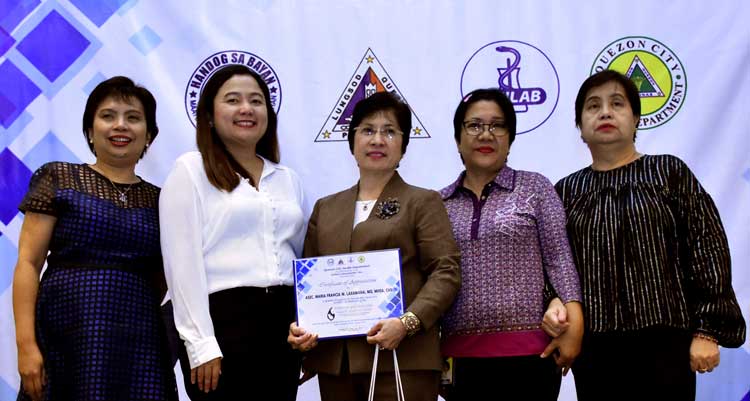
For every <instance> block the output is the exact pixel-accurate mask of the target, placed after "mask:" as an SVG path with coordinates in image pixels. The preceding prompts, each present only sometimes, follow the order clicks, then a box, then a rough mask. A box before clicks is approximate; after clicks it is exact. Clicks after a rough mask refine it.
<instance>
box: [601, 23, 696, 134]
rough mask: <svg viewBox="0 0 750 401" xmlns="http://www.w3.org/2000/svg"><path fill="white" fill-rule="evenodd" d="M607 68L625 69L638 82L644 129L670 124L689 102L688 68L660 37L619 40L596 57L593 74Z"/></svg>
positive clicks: (636, 83)
mask: <svg viewBox="0 0 750 401" xmlns="http://www.w3.org/2000/svg"><path fill="white" fill-rule="evenodd" d="M605 69H611V70H615V71H618V72H621V73H623V74H625V75H627V76H628V77H629V78H630V79H632V80H633V82H635V86H636V87H637V88H638V91H639V92H640V96H641V121H640V125H639V126H638V129H640V130H643V129H650V128H655V127H658V126H660V125H662V124H664V123H666V122H667V121H669V120H670V119H672V117H674V115H675V114H677V112H678V111H679V110H680V108H681V107H682V104H683V103H684V102H685V93H686V91H687V77H686V76H685V68H684V67H683V66H682V63H681V62H680V59H678V58H677V56H676V55H675V54H674V52H672V50H670V49H669V48H668V47H667V46H665V45H664V44H663V43H661V42H659V41H657V40H654V39H651V38H647V37H645V36H628V37H624V38H621V39H617V40H615V41H614V42H612V43H610V44H608V45H607V46H605V47H604V50H602V51H601V52H600V53H599V55H597V56H596V60H595V61H594V64H593V65H592V66H591V73H592V74H593V73H595V72H599V71H602V70H605Z"/></svg>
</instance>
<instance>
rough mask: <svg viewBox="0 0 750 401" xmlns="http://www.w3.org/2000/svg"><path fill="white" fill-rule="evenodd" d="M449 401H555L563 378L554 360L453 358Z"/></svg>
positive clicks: (532, 357)
mask: <svg viewBox="0 0 750 401" xmlns="http://www.w3.org/2000/svg"><path fill="white" fill-rule="evenodd" d="M453 372H454V373H453V388H452V389H451V393H450V399H449V401H464V400H466V401H468V400H493V401H495V400H530V401H532V400H533V401H554V400H557V396H558V394H559V393H560V381H561V374H560V372H559V371H558V369H557V364H555V361H554V359H552V358H551V357H549V358H541V357H540V356H539V355H529V356H514V357H502V358H454V360H453Z"/></svg>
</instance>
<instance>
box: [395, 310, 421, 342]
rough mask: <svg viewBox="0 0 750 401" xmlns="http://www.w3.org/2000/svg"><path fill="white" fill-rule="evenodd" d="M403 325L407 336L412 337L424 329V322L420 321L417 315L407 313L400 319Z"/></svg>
mask: <svg viewBox="0 0 750 401" xmlns="http://www.w3.org/2000/svg"><path fill="white" fill-rule="evenodd" d="M399 320H401V323H403V324H404V327H406V334H407V335H408V336H409V337H411V336H413V335H414V334H416V333H417V332H418V331H419V329H420V328H422V322H421V321H419V318H418V317H417V315H415V314H414V313H412V312H406V313H404V314H403V315H401V316H400V317H399Z"/></svg>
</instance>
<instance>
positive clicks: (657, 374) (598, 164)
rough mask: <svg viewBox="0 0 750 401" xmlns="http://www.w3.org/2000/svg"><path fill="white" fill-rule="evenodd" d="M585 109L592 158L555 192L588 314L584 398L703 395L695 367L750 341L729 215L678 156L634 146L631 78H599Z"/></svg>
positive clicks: (590, 84)
mask: <svg viewBox="0 0 750 401" xmlns="http://www.w3.org/2000/svg"><path fill="white" fill-rule="evenodd" d="M575 111H576V125H577V126H578V127H579V128H580V130H581V138H582V139H583V141H584V142H585V143H586V145H588V147H589V150H590V151H591V156H592V159H593V162H592V164H591V166H590V167H587V168H584V169H583V170H580V171H577V172H575V173H573V174H571V175H569V176H567V177H565V178H563V179H562V180H560V182H558V183H557V185H556V188H557V191H558V193H559V194H560V197H561V198H562V201H563V204H564V206H565V209H566V212H567V217H568V223H567V224H568V234H569V236H570V244H571V248H572V251H573V257H574V259H575V263H576V266H577V268H578V271H579V275H580V279H581V290H582V292H583V306H584V316H585V317H586V319H585V327H586V330H585V335H584V340H583V347H582V352H581V354H580V356H579V357H578V359H577V360H576V362H575V363H574V364H573V373H574V375H575V380H576V390H577V395H578V399H579V400H602V399H613V397H614V398H617V397H622V398H623V399H639V400H640V399H670V400H694V399H695V373H694V372H699V373H705V372H710V371H711V370H712V369H714V368H715V367H716V366H717V365H718V364H719V348H718V346H719V345H722V346H725V347H739V346H740V345H742V343H743V342H744V341H745V322H744V320H743V318H742V314H741V312H740V308H739V306H738V304H737V300H736V297H735V295H734V291H733V290H732V283H731V263H730V257H729V246H728V243H727V238H726V235H725V233H724V228H723V227H722V224H721V220H720V218H719V213H718V211H717V209H716V206H715V205H714V203H713V201H712V200H711V197H710V196H709V195H708V193H706V191H705V190H704V189H703V187H702V186H701V185H700V183H699V182H698V180H697V179H696V178H695V176H694V175H693V174H692V172H691V171H690V169H689V168H688V167H687V166H686V165H685V163H683V162H682V161H681V160H680V159H678V158H677V157H674V156H670V155H658V156H656V155H654V156H652V155H643V154H641V153H638V151H637V150H636V148H635V133H636V128H637V126H638V121H639V119H640V114H641V113H640V111H641V110H640V98H639V93H638V89H637V88H636V86H635V84H634V83H633V82H632V81H631V80H630V79H628V78H627V77H625V76H624V75H622V74H620V73H618V72H615V71H611V70H605V71H602V72H599V73H597V74H594V75H592V76H591V77H589V78H588V79H587V80H586V81H585V82H584V83H583V85H582V86H581V88H580V90H579V92H578V96H577V98H576V104H575ZM634 378H637V379H635V380H634Z"/></svg>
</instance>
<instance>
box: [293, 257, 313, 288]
mask: <svg viewBox="0 0 750 401" xmlns="http://www.w3.org/2000/svg"><path fill="white" fill-rule="evenodd" d="M316 261H317V259H308V260H298V261H295V262H294V271H295V277H294V278H295V280H296V282H297V294H301V293H307V292H309V291H310V286H309V285H308V284H307V283H305V282H304V278H305V276H306V275H307V274H308V273H310V268H311V267H312V266H313V265H314V264H315V262H316Z"/></svg>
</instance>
